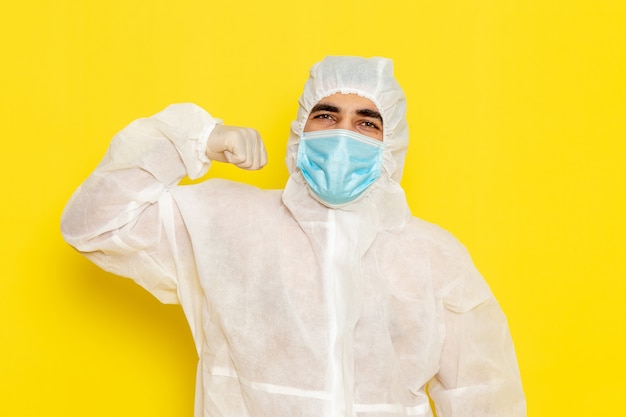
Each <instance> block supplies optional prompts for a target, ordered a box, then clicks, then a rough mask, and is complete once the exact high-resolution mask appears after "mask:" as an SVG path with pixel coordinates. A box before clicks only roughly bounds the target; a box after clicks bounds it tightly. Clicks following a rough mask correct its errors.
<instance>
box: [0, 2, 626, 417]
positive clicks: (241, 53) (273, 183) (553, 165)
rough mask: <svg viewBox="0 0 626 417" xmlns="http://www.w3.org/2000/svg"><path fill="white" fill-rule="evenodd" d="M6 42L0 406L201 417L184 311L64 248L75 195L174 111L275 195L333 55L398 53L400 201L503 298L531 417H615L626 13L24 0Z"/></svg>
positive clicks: (621, 337) (616, 5) (625, 293)
mask: <svg viewBox="0 0 626 417" xmlns="http://www.w3.org/2000/svg"><path fill="white" fill-rule="evenodd" d="M0 36H1V39H2V40H1V42H2V55H1V59H2V61H1V67H0V68H1V69H0V75H1V77H0V83H1V85H0V87H1V89H0V103H1V108H0V114H1V117H2V124H1V128H2V132H1V134H2V142H1V143H2V147H1V151H0V158H2V159H1V165H0V169H1V170H2V179H3V183H4V186H3V187H4V191H3V192H2V213H1V216H0V222H1V223H0V231H1V232H2V239H1V243H0V245H1V247H0V254H1V255H0V256H2V260H1V262H0V265H1V268H2V273H1V278H0V279H1V281H0V314H1V320H2V321H1V328H0V378H1V379H0V381H1V382H0V384H1V385H0V415H3V416H11V417H13V416H16V417H17V416H44V415H45V416H80V417H84V416H89V417H95V416H107V417H110V416H120V417H122V416H134V417H136V416H152V417H157V416H191V415H192V404H193V389H194V388H193V386H194V373H195V362H196V357H195V351H194V347H193V344H192V341H191V336H190V333H189V330H188V329H187V326H186V322H185V320H184V317H183V315H182V313H181V311H180V309H179V307H177V306H165V305H161V304H159V303H158V302H157V301H156V300H155V299H153V298H151V296H150V295H149V294H147V293H145V292H144V291H143V290H141V289H140V288H139V287H138V286H136V285H135V284H133V283H132V282H131V281H129V280H124V279H120V278H117V277H114V276H112V275H109V274H106V273H104V272H101V271H99V270H98V269H97V268H96V267H94V266H93V265H91V264H90V263H89V262H88V261H86V260H84V259H83V258H82V257H80V256H79V255H78V254H77V253H76V252H74V251H73V249H71V248H70V247H68V246H67V245H66V244H65V243H64V242H63V240H62V238H61V236H60V233H59V217H60V214H61V211H62V208H63V206H64V204H65V202H66V201H67V199H68V198H69V196H70V194H71V193H72V191H73V190H74V189H75V187H77V186H78V184H79V183H80V182H81V181H82V180H83V179H84V178H85V177H86V176H87V175H88V173H89V172H90V171H91V170H92V169H93V168H94V167H95V165H96V164H97V163H98V161H99V160H100V158H101V157H102V155H103V154H104V152H105V150H106V148H107V146H108V142H109V140H110V138H111V137H112V136H113V135H114V134H115V133H116V132H117V131H118V130H119V129H121V128H122V127H123V126H125V125H126V124H127V123H129V122H130V121H131V120H133V119H135V118H137V117H140V116H146V115H150V114H152V113H155V112H157V111H159V110H161V109H162V108H163V107H165V106H166V105H167V104H169V103H172V102H182V101H192V102H196V103H198V104H200V105H202V106H203V107H205V108H206V109H208V110H209V111H210V112H211V113H212V114H214V115H215V116H218V117H221V118H223V119H224V120H225V122H226V123H228V124H232V125H247V126H253V127H256V128H257V129H258V130H259V131H260V132H261V134H262V136H263V137H264V138H265V140H266V142H267V147H268V150H269V157H270V165H269V166H268V167H267V168H265V169H264V170H263V171H261V172H255V173H246V172H241V171H238V170H237V169H231V168H230V167H225V166H216V167H215V170H213V171H212V173H211V175H213V176H227V177H230V178H234V179H238V180H241V181H245V182H250V183H253V184H257V185H259V186H261V187H264V188H276V187H281V186H282V185H283V184H284V182H285V180H286V176H287V174H286V169H285V167H284V164H283V158H284V154H285V152H284V145H285V141H286V138H287V133H288V124H289V122H290V120H291V119H292V117H293V116H294V115H295V111H296V100H297V98H298V96H299V94H300V92H301V89H302V85H303V83H304V81H305V79H306V76H307V71H308V68H309V67H310V66H311V64H313V63H314V62H316V61H318V60H320V59H321V58H322V57H323V56H325V55H328V54H351V55H365V56H373V55H382V56H387V57H391V58H393V59H394V61H395V64H396V74H397V78H398V79H399V81H400V82H401V84H402V85H403V86H404V89H405V90H406V94H407V96H408V103H409V108H408V117H409V122H410V127H411V132H412V136H411V138H412V144H411V148H410V151H409V156H408V159H407V168H406V170H405V178H404V181H403V184H404V186H405V188H406V190H407V194H408V196H409V201H410V205H411V207H412V209H413V211H414V214H415V215H417V216H420V217H423V218H425V219H427V220H429V221H433V222H435V223H438V224H440V225H441V226H443V227H445V228H447V229H448V230H450V231H451V232H452V233H454V234H455V235H456V236H457V237H458V238H459V239H460V240H461V241H462V242H463V243H464V244H465V245H466V246H467V247H468V249H469V250H470V252H471V253H472V255H473V257H474V260H475V262H476V264H477V266H478V267H479V269H480V270H481V271H482V273H483V275H484V276H485V278H486V279H487V280H488V282H489V284H490V285H491V287H492V289H493V291H494V293H495V294H496V296H497V297H498V299H499V301H500V303H501V305H502V307H503V309H504V310H505V312H506V313H507V316H508V318H509V322H510V326H511V331H512V334H513V337H514V340H515V343H516V348H517V353H518V359H519V364H520V368H521V372H522V376H523V380H524V386H525V391H526V394H527V401H528V410H529V416H592V415H598V416H620V417H621V416H624V415H626V405H624V404H625V403H624V395H625V394H624V393H625V392H626V382H625V378H626V375H625V374H626V361H625V359H624V355H625V352H626V341H625V339H626V284H625V278H626V276H625V275H626V274H625V272H626V266H625V265H626V264H625V257H626V244H625V242H624V236H625V235H626V222H625V220H624V215H625V214H626V145H625V142H626V140H625V139H626V122H625V118H626V2H624V1H622V0H613V1H611V0H588V1H583V0H570V1H565V0H563V1H546V0H473V1H472V0H463V1H462V0H457V1H453V0H406V1H398V0H388V1H372V0H360V1H353V0H348V1H337V2H316V1H312V0H308V1H302V0H274V1H271V2H262V1H257V0H243V1H239V2H238V1H226V0H224V1H206V0H205V1H201V0H176V1H173V0H170V1H165V0H158V1H157V0H153V1H147V0H144V1H141V0H108V1H95V0H94V1H79V0H72V1H70V0H54V1H53V0H41V1H34V0H21V1H11V2H8V1H7V2H4V3H3V5H2V7H1V10H0Z"/></svg>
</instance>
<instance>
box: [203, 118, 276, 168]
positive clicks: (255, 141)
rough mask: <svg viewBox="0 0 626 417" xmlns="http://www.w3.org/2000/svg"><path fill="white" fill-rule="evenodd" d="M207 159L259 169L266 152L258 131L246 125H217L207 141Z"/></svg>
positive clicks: (264, 162)
mask: <svg viewBox="0 0 626 417" xmlns="http://www.w3.org/2000/svg"><path fill="white" fill-rule="evenodd" d="M206 155H207V157H208V158H209V159H211V160H214V161H219V162H227V163H230V164H233V165H235V166H237V167H239V168H243V169H249V170H254V169H261V168H263V167H264V166H265V164H267V153H266V152H265V146H264V145H263V141H262V140H261V136H260V135H259V132H257V131H256V130H254V129H252V128H248V127H236V126H224V125H217V126H215V128H214V129H213V131H212V132H211V135H210V136H209V140H208V142H207V149H206Z"/></svg>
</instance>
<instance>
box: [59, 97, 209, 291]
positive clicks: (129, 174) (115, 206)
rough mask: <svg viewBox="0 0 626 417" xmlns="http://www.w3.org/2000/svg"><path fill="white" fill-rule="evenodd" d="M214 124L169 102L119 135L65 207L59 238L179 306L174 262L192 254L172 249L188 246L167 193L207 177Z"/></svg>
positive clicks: (195, 110)
mask: <svg viewBox="0 0 626 417" xmlns="http://www.w3.org/2000/svg"><path fill="white" fill-rule="evenodd" d="M218 123H220V121H219V120H218V119H214V118H213V117H211V116H210V115H209V114H208V113H207V112H206V111H204V110H203V109H202V108H200V107H198V106H196V105H193V104H174V105H171V106H169V107H167V108H166V109H165V110H163V111H161V112H160V113H157V114H155V115H154V116H152V117H148V118H142V119H138V120H135V121H134V122H132V123H131V124H130V125H128V126H127V127H126V128H124V129H123V130H122V131H120V132H119V133H118V134H117V135H116V136H115V137H114V138H113V140H112V142H111V145H110V147H109V149H108V151H107V153H106V155H105V156H104V158H103V160H102V162H101V163H100V164H99V165H98V167H97V168H96V169H95V171H94V172H93V173H92V174H91V175H90V176H89V177H88V178H87V179H86V180H85V182H84V183H83V184H81V185H80V187H79V188H78V189H77V190H76V191H75V192H74V194H73V195H72V197H71V198H70V201H69V202H68V204H67V205H66V207H65V210H64V212H63V215H62V218H61V231H62V234H63V236H64V238H65V240H66V241H67V242H68V243H69V244H70V245H72V246H73V247H74V248H76V249H77V250H78V251H79V252H81V253H82V254H84V255H85V256H86V257H87V258H89V259H90V260H91V261H93V262H94V263H95V264H97V265H98V266H100V267H101V268H103V269H104V270H106V271H109V272H112V273H115V274H117V275H121V276H124V277H128V278H132V279H133V280H135V281H136V282H137V283H138V284H139V285H141V286H142V287H144V288H145V289H147V290H148V291H149V292H151V293H152V294H153V295H154V296H155V297H156V298H158V299H159V300H160V301H162V302H165V303H178V302H179V300H178V295H177V287H178V277H177V264H178V263H179V262H189V261H192V260H190V259H182V258H187V257H190V256H192V254H190V253H189V252H188V251H185V253H181V252H180V251H179V250H178V249H179V248H180V247H190V245H189V243H188V242H183V241H182V240H184V239H186V238H187V237H186V234H185V233H184V230H185V228H184V224H183V222H182V219H181V217H180V215H179V213H178V210H177V208H176V206H175V203H174V201H173V199H172V197H171V191H172V190H173V189H174V188H175V187H177V186H178V184H179V182H180V181H181V180H182V179H183V178H184V177H185V176H188V177H190V178H192V179H194V178H198V177H201V176H202V175H204V174H205V173H206V172H207V170H208V168H209V165H210V160H209V159H208V158H207V157H206V155H205V149H206V142H207V139H208V137H209V135H210V133H211V131H212V130H213V128H214V127H215V125H216V124H218ZM181 231H182V232H181ZM177 240H181V241H180V242H178V243H177Z"/></svg>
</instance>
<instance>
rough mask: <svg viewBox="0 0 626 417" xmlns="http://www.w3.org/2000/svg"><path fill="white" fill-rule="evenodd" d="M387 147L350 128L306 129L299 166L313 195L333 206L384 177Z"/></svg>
mask: <svg viewBox="0 0 626 417" xmlns="http://www.w3.org/2000/svg"><path fill="white" fill-rule="evenodd" d="M384 147H385V145H384V144H383V142H381V141H378V140H375V139H372V138H369V137H367V136H364V135H361V134H359V133H355V132H352V131H350V130H343V129H332V130H317V131H314V132H305V133H303V134H302V135H301V136H300V144H299V145H298V157H297V159H296V165H297V166H298V168H300V171H302V175H303V176H304V179H305V180H306V182H307V184H308V185H309V189H310V190H311V191H312V192H313V194H315V195H316V196H317V197H318V198H319V199H320V200H322V201H323V202H325V203H328V204H330V205H333V206H337V205H342V204H346V203H349V202H351V201H353V200H354V199H356V198H357V197H358V196H360V195H361V194H363V192H364V191H365V190H366V189H367V188H368V187H369V186H370V185H372V183H373V182H374V181H376V179H377V178H378V177H380V171H381V168H382V164H383V148H384Z"/></svg>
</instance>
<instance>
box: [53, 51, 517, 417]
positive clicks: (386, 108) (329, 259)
mask: <svg viewBox="0 0 626 417" xmlns="http://www.w3.org/2000/svg"><path fill="white" fill-rule="evenodd" d="M392 72H393V68H392V63H391V61H389V60H387V59H383V58H371V59H364V58H355V57H329V58H326V59H325V60H324V61H322V62H321V63H319V64H317V65H315V66H314V67H313V68H312V70H311V77H310V79H309V80H308V82H307V84H306V86H305V90H304V93H303V95H302V97H301V99H300V102H299V104H300V108H299V112H298V118H297V120H295V121H294V122H293V123H292V127H291V135H290V138H289V142H288V150H287V165H288V168H289V170H290V174H291V175H290V178H289V180H288V183H287V185H286V187H285V190H284V191H281V190H260V189H257V188H254V187H252V186H249V185H244V184H239V183H234V182H230V181H225V180H215V179H213V180H207V181H204V182H202V183H200V184H196V185H186V186H179V185H177V184H178V183H179V181H180V180H181V179H182V178H183V177H185V176H186V175H187V176H189V177H191V178H197V177H200V176H202V175H203V174H204V173H205V172H206V170H207V169H208V168H209V165H210V161H209V160H208V159H207V157H206V155H205V148H206V142H207V137H208V136H209V134H210V133H211V131H212V129H213V127H214V126H215V124H216V123H219V121H218V120H216V119H214V118H212V117H211V116H210V115H209V114H208V113H206V112H205V111H204V110H202V109H201V108H199V107H197V106H195V105H192V104H180V105H172V106H170V107H168V108H166V109H165V110H163V111H162V112H160V113H158V114H156V115H154V116H152V117H150V118H146V119H139V120H136V121H135V122H133V123H131V124H130V125H129V126H128V127H126V128H125V129H124V130H122V131H121V132H120V133H119V134H118V135H116V137H115V138H114V139H113V141H112V144H111V147H110V149H109V151H108V152H107V154H106V156H105V158H104V160H103V161H102V162H101V163H100V165H99V166H98V167H97V169H96V170H95V172H94V173H93V174H92V175H91V176H90V177H89V178H88V179H87V180H86V181H85V183H84V184H82V185H81V187H80V188H79V189H78V190H77V191H76V193H75V194H74V195H73V197H72V199H71V200H70V202H69V203H68V206H67V207H66V210H65V212H64V214H63V219H62V231H63V234H64V236H65V238H66V240H67V241H68V242H69V243H70V244H71V245H73V246H74V247H76V248H77V249H78V250H79V251H80V252H82V253H84V254H85V255H86V256H87V257H88V258H89V259H91V260H92V261H93V262H95V263H96V264H98V265H99V266H101V267H102V268H103V269H105V270H107V271H111V272H113V273H116V274H119V275H122V276H125V277H130V278H132V279H134V280H135V281H136V282H137V283H139V284H140V285H142V286H143V287H144V288H146V289H147V290H148V291H150V292H151V293H152V294H154V295H155V296H156V297H157V298H158V299H159V300H161V301H163V302H166V303H180V304H181V305H182V308H183V309H184V312H185V314H186V317H187V318H188V320H189V323H190V326H191V330H192V333H193V337H194V340H195V343H196V346H197V350H198V355H199V366H198V374H197V395H196V413H195V415H196V417H201V416H205V417H236V416H240V417H243V416H258V417H295V416H298V417H320V416H325V417H338V416H359V417H378V416H380V417H390V416H432V415H433V414H432V411H431V406H430V404H429V398H428V396H427V391H428V393H429V394H430V396H431V398H432V400H433V402H434V404H435V405H436V410H437V414H438V415H439V416H440V417H447V416H463V417H487V416H493V417H506V416H523V415H525V400H524V394H523V391H522V386H521V382H520V376H519V371H518V367H517V362H516V357H515V352H514V349H513V345H512V342H511V338H510V335H509V331H508V327H507V323H506V319H505V317H504V315H503V313H502V311H501V309H500V307H499V306H498V303H497V302H496V300H495V299H494V297H493V295H492V294H491V292H490V290H489V288H488V286H487V285H486V283H485V281H484V280H483V278H482V277H481V276H480V274H479V273H478V272H477V270H476V269H475V267H474V266H473V264H472V261H471V259H470V257H469V256H468V254H467V253H466V251H465V249H464V248H463V246H462V245H461V244H459V243H458V242H457V241H456V240H455V239H454V238H453V237H452V236H451V235H450V234H448V233H447V232H445V231H444V230H442V229H440V228H438V227H437V226H434V225H432V224H429V223H426V222H424V221H422V220H419V219H417V218H415V217H412V216H411V213H410V211H409V208H408V206H407V203H406V199H405V195H404V192H403V190H402V189H401V187H400V185H399V181H400V177H401V173H402V167H403V163H404V155H405V152H406V149H407V145H408V131H407V124H406V119H405V99H404V95H403V93H402V91H401V89H400V87H399V86H398V84H397V83H396V81H395V80H394V78H393V74H392ZM336 92H341V93H356V94H359V95H361V96H363V97H366V98H368V99H370V100H371V101H372V102H373V103H374V104H376V106H377V107H378V109H379V111H380V112H381V114H382V116H383V122H384V143H385V144H386V148H385V151H384V162H383V173H382V175H381V177H380V178H379V179H378V180H377V181H376V182H375V183H374V184H373V185H372V186H371V187H370V188H369V189H368V190H367V191H366V192H365V194H364V195H362V196H361V197H359V198H358V199H357V200H356V201H354V202H352V203H350V204H348V205H347V206H345V207H343V208H340V209H331V208H328V207H326V206H324V205H322V204H320V203H319V202H318V201H316V200H315V199H314V198H312V197H311V196H310V195H309V192H308V188H307V185H306V183H305V181H304V179H303V177H302V175H301V173H300V171H299V170H298V169H297V168H296V166H295V158H296V154H297V148H298V140H299V135H300V133H301V132H302V131H303V128H304V125H305V122H306V120H307V117H308V115H309V112H310V110H311V108H312V107H313V106H314V105H315V104H316V103H317V102H318V101H319V100H320V99H322V98H324V97H326V96H329V95H331V94H333V93H336ZM156 365H157V364H155V366H156Z"/></svg>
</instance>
